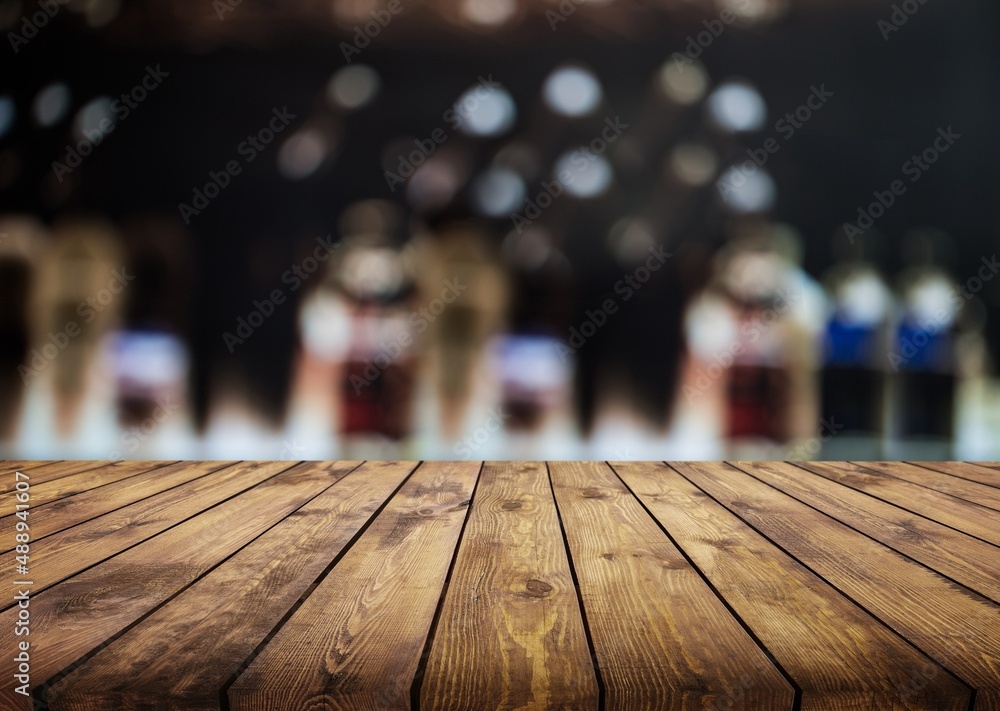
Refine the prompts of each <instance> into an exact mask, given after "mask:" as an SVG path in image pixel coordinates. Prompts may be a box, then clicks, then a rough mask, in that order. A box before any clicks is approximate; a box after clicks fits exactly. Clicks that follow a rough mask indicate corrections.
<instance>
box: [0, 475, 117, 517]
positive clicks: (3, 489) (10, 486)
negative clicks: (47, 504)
mask: <svg viewBox="0 0 1000 711" xmlns="http://www.w3.org/2000/svg"><path fill="white" fill-rule="evenodd" d="M126 464H127V463H126V462H49V463H46V464H39V465H38V466H36V467H31V468H30V469H28V470H27V471H26V472H25V473H26V474H28V477H29V478H28V481H29V483H30V484H31V485H32V486H33V487H34V486H37V485H38V484H44V483H45V482H48V481H54V480H55V479H58V478H60V477H64V476H69V475H71V474H78V473H79V472H86V471H90V470H91V469H101V468H105V467H121V466H125V465H126ZM15 483H16V482H15V481H14V475H13V473H11V475H10V476H8V477H4V480H3V481H0V512H2V513H5V514H6V513H7V512H9V511H13V508H8V507H12V505H13V504H12V503H11V502H12V501H13V491H14V484H15Z"/></svg>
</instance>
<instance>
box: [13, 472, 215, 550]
mask: <svg viewBox="0 0 1000 711" xmlns="http://www.w3.org/2000/svg"><path fill="white" fill-rule="evenodd" d="M233 464H234V462H177V463H176V464H168V465H166V466H162V467H157V468H156V469H152V470H148V471H147V472H146V475H144V476H133V477H130V478H128V479H125V480H124V481H118V482H116V483H114V484H107V485H106V486H101V487H99V488H94V489H90V490H88V491H83V492H81V493H78V494H76V495H74V496H70V497H68V498H63V499H59V500H58V501H52V502H50V503H48V504H43V505H40V506H39V505H36V504H34V503H33V505H32V507H31V514H30V519H31V536H32V540H34V541H38V540H39V539H41V538H45V537H46V536H50V535H52V534H53V533H58V532H59V531H64V530H66V529H67V528H71V527H73V526H76V525H77V524H80V523H83V522H85V521H89V520H90V519H92V518H96V517H98V516H102V515H103V514H106V513H109V512H111V511H114V510H115V509H119V508H122V507H124V506H128V505H129V504H134V503H135V502H136V501H141V500H142V499H145V498H148V497H150V496H153V495H155V494H158V493H160V492H163V491H166V490H167V489H172V488H174V487H175V486H179V485H181V484H186V483H187V482H189V481H194V480H195V479H198V478H200V477H203V476H206V475H207V474H209V473H211V472H213V471H217V470H219V469H223V468H225V467H227V466H232V465H233ZM66 478H70V477H66ZM65 480H66V479H59V480H57V481H56V482H52V483H59V482H61V481H65ZM43 486H44V484H43ZM32 499H33V502H34V497H32ZM16 522H17V518H16V517H15V516H14V515H13V514H12V515H10V516H4V517H3V518H0V548H2V547H3V546H4V544H8V545H9V543H8V542H9V541H13V540H14V536H13V533H14V526H15V524H16Z"/></svg>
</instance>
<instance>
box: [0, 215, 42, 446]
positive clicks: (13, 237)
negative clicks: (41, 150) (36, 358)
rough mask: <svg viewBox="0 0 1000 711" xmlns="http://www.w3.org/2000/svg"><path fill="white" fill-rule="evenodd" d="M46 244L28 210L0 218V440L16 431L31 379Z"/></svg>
mask: <svg viewBox="0 0 1000 711" xmlns="http://www.w3.org/2000/svg"><path fill="white" fill-rule="evenodd" d="M46 247H47V237H46V234H45V231H44V228H43V227H42V225H41V224H40V223H39V222H37V221H36V220H34V219H33V218H30V217H26V216H13V215H12V216H7V217H3V218H0V446H3V447H6V446H7V443H9V442H10V441H11V439H12V438H13V437H14V436H15V432H16V429H17V427H18V425H19V422H20V417H21V406H22V399H23V395H24V387H25V385H26V383H28V382H29V381H30V380H31V379H32V377H33V376H32V369H31V365H30V361H31V353H30V346H31V344H32V342H33V331H34V330H35V324H33V323H32V318H31V299H32V291H33V289H34V286H35V283H36V281H37V279H38V272H39V261H40V259H41V258H42V255H43V252H44V250H45V248H46Z"/></svg>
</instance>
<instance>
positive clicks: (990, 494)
mask: <svg viewBox="0 0 1000 711" xmlns="http://www.w3.org/2000/svg"><path fill="white" fill-rule="evenodd" d="M851 463H852V464H857V465H858V466H859V467H864V468H865V469H873V470H875V471H877V472H881V473H882V474H887V475H888V476H893V477H896V478H897V479H902V480H904V481H908V482H911V483H913V484H917V485H919V486H924V487H926V488H928V489H933V490H934V491H940V492H941V493H942V494H949V495H950V496H955V497H957V498H959V499H964V500H965V501H969V502H972V503H974V504H979V505H980V506H985V507H986V508H988V509H993V510H994V511H1000V489H994V488H993V487H991V486H984V485H983V484H977V483H976V482H974V481H968V480H967V479H959V478H958V477H954V476H951V475H950V474H944V473H942V472H939V471H934V470H931V469H924V468H921V467H918V466H914V465H912V464H905V463H903V462H851Z"/></svg>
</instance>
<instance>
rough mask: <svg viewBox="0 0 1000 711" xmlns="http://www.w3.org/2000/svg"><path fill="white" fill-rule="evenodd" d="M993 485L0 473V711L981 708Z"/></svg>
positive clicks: (986, 670) (872, 467)
mask: <svg viewBox="0 0 1000 711" xmlns="http://www.w3.org/2000/svg"><path fill="white" fill-rule="evenodd" d="M11 464H13V465H15V466H13V467H12V466H10V465H11ZM997 466H998V465H997V464H996V463H990V464H979V465H976V464H964V463H960V462H919V463H912V464H896V463H883V462H854V463H842V462H824V463H798V464H795V465H793V464H785V463H747V462H738V463H732V464H726V463H680V462H678V463H667V464H664V463H651V462H632V463H626V462H622V463H613V464H608V463H597V462H552V463H549V464H546V463H543V462H496V463H480V462H462V463H455V462H451V463H448V462H440V463H432V462H425V463H422V464H417V463H415V462H413V463H405V462H371V463H363V464H362V463H359V462H305V463H298V464H297V463H294V462H249V463H227V462H179V463H167V462H115V463H108V462H14V463H0V477H3V478H2V479H0V502H2V503H3V508H0V551H2V555H3V564H2V565H0V569H2V570H3V571H4V574H5V576H6V580H7V582H8V589H9V590H10V592H9V594H7V596H6V597H4V598H2V599H0V679H2V681H0V709H3V710H4V711H6V710H7V709H10V711H21V710H22V709H25V710H26V709H32V708H46V707H47V708H50V709H52V710H53V711H62V710H66V711H97V710H103V709H123V710H124V711H159V710H167V709H169V710H171V711H175V710H176V711H180V710H184V711H208V710H210V709H211V710H220V711H221V710H222V709H230V710H231V711H245V710H250V709H253V710H256V709H260V710H261V711H298V710H300V709H301V710H303V711H326V710H336V711H347V710H349V709H407V708H417V707H419V708H421V709H424V710H425V711H426V710H428V709H441V710H443V709H454V710H456V711H458V710H460V709H461V710H469V711H480V710H482V709H566V710H569V709H572V710H573V711H577V710H578V709H579V710H581V711H583V710H589V709H604V708H608V709H630V710H631V709H658V710H659V709H683V710H684V711H688V710H689V709H690V710H694V709H710V710H716V711H718V710H721V709H817V710H818V709H859V710H860V709H928V710H930V709H935V710H936V709H942V710H946V709H947V710H951V709H954V710H955V711H965V710H966V709H970V710H977V709H978V710H982V709H994V710H996V711H1000V604H998V600H1000V547H998V543H1000V495H998V494H1000V471H998V470H997V469H996V467H997ZM15 469H17V470H19V471H23V472H24V473H25V474H26V475H27V476H28V481H29V482H30V486H31V489H30V492H31V509H30V513H29V514H28V516H27V517H26V518H27V522H28V524H29V526H30V534H31V542H30V546H31V551H30V560H29V566H28V567H29V570H28V572H27V573H23V572H22V573H19V572H17V571H16V570H15V558H14V556H15V554H16V551H15V550H14V547H15V545H16V543H17V541H15V538H14V536H15V535H16V533H18V531H17V527H16V524H17V522H18V521H19V520H20V519H18V518H17V517H16V516H15V515H14V514H15V508H14V505H15V503H16V496H15V492H14V483H15V475H14V471H15ZM24 580H27V581H31V584H30V585H29V586H28V588H29V589H30V591H31V601H30V606H29V610H30V630H31V634H30V635H29V636H26V637H25V636H17V635H16V634H15V630H16V624H15V623H16V622H17V620H18V613H19V610H20V609H21V608H19V607H18V606H17V604H16V602H15V600H14V594H16V592H17V590H18V588H15V587H14V585H13V583H14V581H24ZM20 589H24V586H23V585H22V586H21V587H20ZM21 617H22V619H23V617H24V615H23V614H22V615H21ZM21 641H30V643H31V647H30V674H31V691H32V692H33V697H34V698H27V697H24V696H21V695H19V694H17V693H15V691H14V688H15V686H17V685H18V682H16V681H14V674H15V672H16V667H15V661H14V654H15V653H16V652H17V644H18V643H19V642H21Z"/></svg>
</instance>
